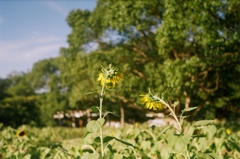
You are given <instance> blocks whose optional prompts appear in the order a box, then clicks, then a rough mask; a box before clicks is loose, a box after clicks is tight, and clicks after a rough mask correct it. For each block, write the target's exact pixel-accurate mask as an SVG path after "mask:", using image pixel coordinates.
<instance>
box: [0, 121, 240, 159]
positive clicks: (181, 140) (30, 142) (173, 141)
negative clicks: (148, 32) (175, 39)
mask: <svg viewBox="0 0 240 159" xmlns="http://www.w3.org/2000/svg"><path fill="white" fill-rule="evenodd" d="M184 127H185V132H186V135H175V134H174V132H175V131H174V129H173V128H169V126H165V127H160V128H159V127H154V126H153V127H151V128H149V127H146V125H139V124H137V123H136V125H135V126H133V125H125V127H123V128H118V129H116V128H110V127H109V128H105V134H108V135H111V136H114V138H115V139H112V138H109V137H108V136H106V137H105V141H106V142H107V141H108V142H110V144H109V145H108V148H107V149H106V156H105V157H106V158H120V159H121V158H122V159H123V158H146V159H148V158H149V159H150V158H163V159H165V158H166V159H168V158H185V157H184V156H183V154H184V153H185V152H186V150H187V151H188V155H189V157H191V158H216V159H221V158H239V157H240V147H239V145H240V143H239V141H240V132H239V125H238V123H236V122H234V123H224V122H218V121H214V124H213V123H209V122H207V121H204V122H201V123H200V122H194V123H192V124H190V123H185V126H184ZM20 130H25V131H26V136H23V137H17V136H16V133H17V132H18V131H20ZM193 130H194V131H193ZM226 130H230V133H227V131H226ZM85 132H86V129H82V128H81V129H71V128H54V127H52V128H50V127H49V128H42V129H40V128H35V127H28V126H21V127H19V128H18V129H12V128H10V127H5V128H1V131H0V138H1V140H0V155H1V158H6V159H7V158H25V159H27V158H36V159H37V158H46V157H47V158H54V157H56V158H61V157H62V158H84V157H85V158H86V157H87V156H88V157H89V155H92V156H94V155H95V153H94V152H95V150H94V148H93V147H98V144H99V140H98V138H96V136H95V135H94V134H92V135H90V134H89V135H88V136H87V137H85V138H84V140H83V139H82V138H81V136H83V134H84V133H85ZM116 139H119V140H116ZM123 141H124V142H123ZM187 142H189V144H186V143H187Z"/></svg>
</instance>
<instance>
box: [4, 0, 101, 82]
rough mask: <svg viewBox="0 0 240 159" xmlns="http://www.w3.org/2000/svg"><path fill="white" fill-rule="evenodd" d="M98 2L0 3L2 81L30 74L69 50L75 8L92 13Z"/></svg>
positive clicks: (23, 0) (13, 0)
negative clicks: (39, 64) (62, 49)
mask: <svg viewBox="0 0 240 159" xmlns="http://www.w3.org/2000/svg"><path fill="white" fill-rule="evenodd" d="M96 1H97V0H0V78H6V77H7V75H9V74H10V73H12V72H14V71H17V72H21V71H23V72H28V71H30V70H31V68H32V66H33V64H34V63H35V62H37V61H39V60H42V59H46V58H50V57H56V56H58V55H59V49H60V47H67V46H68V44H67V42H66V41H67V35H68V34H70V33H71V28H70V27H69V26H68V24H67V22H66V17H67V15H68V13H69V12H70V11H71V10H73V9H83V10H84V9H88V10H93V9H94V7H95V6H96Z"/></svg>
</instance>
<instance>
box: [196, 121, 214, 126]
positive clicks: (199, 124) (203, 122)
mask: <svg viewBox="0 0 240 159" xmlns="http://www.w3.org/2000/svg"><path fill="white" fill-rule="evenodd" d="M213 122H214V120H200V121H197V122H196V123H195V124H194V126H204V125H208V124H212V123H213Z"/></svg>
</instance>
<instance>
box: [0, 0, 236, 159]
mask: <svg viewBox="0 0 240 159" xmlns="http://www.w3.org/2000/svg"><path fill="white" fill-rule="evenodd" d="M239 7H240V2H239V1H238V0H226V1H216V0H214V1H188V2H182V1H179V0H175V1H168V0H163V1H157V0H153V1H117V0H99V1H98V2H97V6H96V8H95V9H94V10H93V11H92V12H90V11H82V10H73V11H71V12H70V13H69V15H68V17H67V23H68V24H69V26H70V27H71V28H72V32H71V34H70V35H68V39H67V41H68V43H69V47H67V48H61V49H60V55H59V56H58V57H56V58H51V59H45V60H42V61H38V62H37V63H35V64H34V66H33V68H32V70H31V71H30V72H27V73H18V74H10V75H9V76H8V78H6V79H0V89H1V92H0V109H1V111H0V122H2V123H3V126H4V127H2V128H1V139H0V151H1V153H0V158H30V157H31V158H81V159H82V158H83V159H84V158H99V157H100V156H102V157H103V156H105V158H116V159H117V158H120V159H122V158H146V159H148V158H189V159H195V158H204V159H205V158H220V159H221V158H224V159H225V158H236V159H237V158H240V154H239V153H240V147H239V145H240V143H239V141H240V134H239V125H238V124H237V122H238V121H239V115H240V108H239V103H240V92H239V90H240V78H239V77H240V62H239V61H240V47H239V46H240V34H239V33H240V27H239V26H240V10H239ZM91 45H96V46H97V48H96V49H94V50H93V49H91ZM110 63H111V64H112V65H113V66H117V67H118V68H119V71H120V72H121V76H120V74H118V77H116V78H113V79H108V76H105V75H100V74H99V72H100V71H101V67H103V68H105V67H106V66H108V65H109V64H110ZM108 71H109V70H108ZM103 72H104V71H103ZM103 72H102V73H103ZM113 72H114V71H113ZM105 73H106V71H105ZM115 73H116V72H115ZM97 76H98V80H99V81H100V84H99V83H98V82H97ZM122 76H123V80H122V81H121V82H120V83H119V84H118V86H117V87H116V88H115V89H110V90H108V92H107V93H106V94H104V91H103V90H104V88H105V86H106V88H107V87H111V86H115V84H116V83H118V82H119V81H120V80H121V79H122ZM112 77H113V76H111V78H112ZM105 80H107V83H105V82H106V81H105ZM109 83H110V84H111V85H108V84H109ZM105 84H106V85H105ZM149 88H150V89H151V91H152V92H156V93H159V95H161V93H162V92H165V93H164V97H167V99H164V100H163V98H162V97H161V98H160V97H159V96H158V95H156V96H155V94H151V93H149V94H148V95H143V96H142V97H143V98H142V99H141V96H140V95H142V94H144V93H146V92H147V91H148V90H149ZM99 90H102V91H101V93H99ZM103 95H104V104H103V103H102V102H103ZM99 99H100V104H99V103H98V101H99ZM141 101H142V102H143V104H146V105H147V108H153V109H155V108H156V109H159V108H161V110H159V111H161V112H163V113H165V114H169V113H170V115H171V116H173V117H174V118H175V120H176V121H177V122H178V123H180V124H178V125H180V126H179V129H178V130H179V131H177V132H176V129H174V128H172V127H170V126H167V127H161V128H155V127H152V128H151V129H150V128H147V127H146V126H144V125H141V124H140V125H139V126H133V125H125V127H123V128H120V129H111V128H106V129H105V128H104V127H103V126H104V122H105V119H104V117H105V116H104V117H102V115H103V114H102V113H105V112H102V111H103V110H107V111H109V112H111V113H112V114H119V115H120V117H117V119H118V120H121V123H122V124H123V123H124V122H128V121H129V120H134V121H135V122H140V123H141V122H144V121H145V120H146V117H145V113H146V111H147V110H146V109H145V108H144V106H143V104H142V103H141ZM173 101H176V102H175V103H174V102H173ZM155 102H158V103H155ZM96 105H97V106H96ZM93 106H94V107H93ZM91 107H92V108H96V109H97V110H99V114H100V118H98V119H97V120H92V122H89V123H88V125H87V131H86V130H85V129H67V128H61V129H60V128H53V127H47V128H42V129H40V128H36V126H37V127H41V126H54V125H56V123H55V121H54V120H53V115H54V114H55V113H56V112H57V111H69V110H86V109H89V108H91ZM162 108H163V109H162ZM173 108H174V113H173V111H172V109H173ZM194 108H196V109H194ZM169 111H170V112H169ZM189 111H191V115H190V117H189V118H187V120H188V122H187V121H185V117H186V116H188V115H189V114H190V113H189ZM183 112H184V113H186V114H185V115H186V116H182V115H183V114H182V113H183ZM183 119H184V120H183ZM213 119H214V122H213ZM223 119H224V120H223ZM178 120H179V121H178ZM222 120H223V121H226V123H223V122H217V121H222ZM229 123H230V125H229ZM23 124H25V125H29V127H25V128H23V129H22V130H21V127H19V126H21V125H23ZM8 126H11V127H13V128H10V127H8ZM96 127H97V128H96ZM65 130H66V131H65ZM126 130H127V131H126ZM18 131H20V132H18ZM17 132H18V133H17ZM85 132H88V134H87V135H84V136H83V133H85ZM89 132H91V133H89ZM98 132H99V133H98ZM76 133H77V134H76ZM96 133H97V135H96ZM72 134H76V136H75V135H72ZM82 136H83V138H80V137H82ZM100 154H101V155H100Z"/></svg>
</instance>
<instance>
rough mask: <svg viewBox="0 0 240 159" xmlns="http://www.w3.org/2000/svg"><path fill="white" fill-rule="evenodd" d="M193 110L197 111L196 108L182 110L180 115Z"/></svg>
mask: <svg viewBox="0 0 240 159" xmlns="http://www.w3.org/2000/svg"><path fill="white" fill-rule="evenodd" d="M194 109H197V107H190V108H185V109H183V110H182V113H184V112H190V111H192V110H194Z"/></svg>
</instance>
